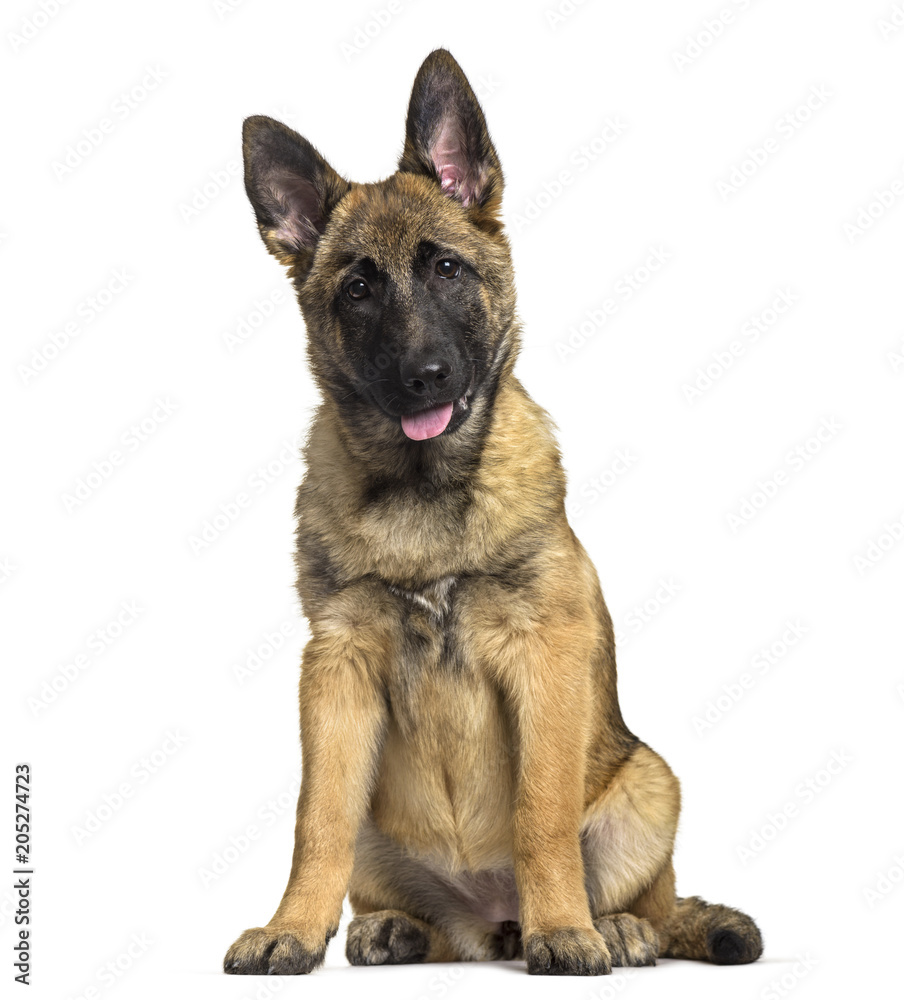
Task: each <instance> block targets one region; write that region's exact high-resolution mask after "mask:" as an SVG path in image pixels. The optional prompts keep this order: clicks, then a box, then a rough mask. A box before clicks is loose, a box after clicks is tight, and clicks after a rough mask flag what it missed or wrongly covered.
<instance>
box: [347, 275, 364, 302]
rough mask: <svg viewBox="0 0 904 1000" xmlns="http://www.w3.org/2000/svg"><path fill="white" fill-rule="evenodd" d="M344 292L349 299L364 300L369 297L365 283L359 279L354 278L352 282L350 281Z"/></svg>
mask: <svg viewBox="0 0 904 1000" xmlns="http://www.w3.org/2000/svg"><path fill="white" fill-rule="evenodd" d="M345 291H346V293H347V294H348V297H349V298H350V299H366V298H367V296H368V295H370V289H369V288H368V287H367V282H366V281H363V280H362V279H361V278H355V280H354V281H350V282H349V283H348V284H347V285H346V286H345Z"/></svg>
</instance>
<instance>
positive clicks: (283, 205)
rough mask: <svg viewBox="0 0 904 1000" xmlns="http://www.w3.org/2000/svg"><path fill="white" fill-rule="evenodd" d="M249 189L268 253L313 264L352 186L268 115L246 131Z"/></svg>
mask: <svg viewBox="0 0 904 1000" xmlns="http://www.w3.org/2000/svg"><path fill="white" fill-rule="evenodd" d="M242 152H243V155H244V159H245V191H246V192H247V193H248V199H249V200H250V202H251V205H252V207H253V208H254V214H255V215H256V216H257V225H258V229H260V233H261V237H262V238H263V240H264V243H265V244H266V246H267V249H268V250H269V251H270V253H272V254H273V255H274V256H275V257H276V258H277V259H278V260H279V261H281V262H282V263H283V264H297V263H300V264H301V265H302V267H303V268H306V267H308V266H310V262H311V260H312V259H313V256H314V249H315V247H316V245H317V241H318V240H319V239H320V236H321V235H322V234H323V231H324V230H325V229H326V224H327V221H328V219H329V216H330V212H332V210H333V209H334V208H335V206H336V204H337V202H338V201H339V199H340V198H341V197H342V196H343V195H344V194H345V193H346V191H348V190H349V188H350V187H351V185H350V184H349V182H348V181H347V180H345V179H344V178H342V177H340V176H339V174H337V173H336V171H335V170H333V168H332V167H331V166H330V165H329V164H328V163H327V162H326V160H325V159H324V158H323V157H322V156H321V155H320V153H318V152H317V150H316V149H315V148H314V147H313V146H312V145H311V144H310V143H309V142H308V140H307V139H304V138H302V136H300V135H299V134H298V133H297V132H293V131H292V129H290V128H289V127H288V126H287V125H283V123H282V122H278V121H276V120H275V119H273V118H267V117H266V116H265V115H255V116H254V117H253V118H246V119H245V123H244V126H243V128H242Z"/></svg>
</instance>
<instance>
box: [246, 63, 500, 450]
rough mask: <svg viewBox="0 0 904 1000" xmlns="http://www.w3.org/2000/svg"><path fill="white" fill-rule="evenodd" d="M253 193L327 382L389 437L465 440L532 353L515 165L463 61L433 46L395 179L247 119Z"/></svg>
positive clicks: (268, 123) (347, 406) (345, 405)
mask: <svg viewBox="0 0 904 1000" xmlns="http://www.w3.org/2000/svg"><path fill="white" fill-rule="evenodd" d="M244 158H245V188H246V190H247V192H248V197H249V199H250V200H251V204H252V205H253V207H254V211H255V214H256V216H257V222H258V227H259V229H260V233H261V236H262V237H263V240H264V243H265V244H266V246H267V248H268V249H269V250H270V252H271V253H273V254H274V256H276V257H277V258H278V259H279V260H280V261H281V262H283V263H284V264H286V265H287V266H288V267H289V268H290V274H291V276H292V278H293V280H294V282H295V286H296V289H297V291H298V298H299V302H300V304H301V308H302V312H303V314H304V317H305V322H306V325H307V328H308V344H309V357H310V360H311V365H312V368H313V371H314V374H315V376H316V378H317V379H318V381H319V383H320V385H321V387H322V388H323V389H324V391H325V392H327V393H328V394H329V395H330V396H331V397H332V398H333V399H334V400H336V401H337V402H339V401H341V402H342V411H343V413H350V414H352V415H353V418H354V419H356V420H357V421H358V422H359V423H360V422H361V421H362V420H370V421H373V422H376V423H378V424H380V423H382V424H385V426H383V427H382V433H381V434H380V437H381V438H382V439H383V440H384V441H386V442H389V441H391V440H392V439H393V435H394V436H395V437H396V438H398V439H399V440H400V441H404V440H413V441H423V440H427V439H432V438H438V437H439V436H440V435H443V436H448V435H452V434H455V432H456V431H458V429H459V428H461V427H462V426H463V425H465V424H466V423H467V421H468V419H469V417H470V416H471V414H472V412H474V410H475V404H478V405H477V406H476V409H477V410H478V411H482V412H486V411H487V409H488V407H489V405H490V403H491V397H492V394H493V393H494V392H495V387H496V384H497V383H498V379H499V377H500V373H501V372H502V371H503V370H505V368H506V366H510V364H511V362H512V361H513V358H514V351H515V348H516V346H517V336H516V331H515V323H514V291H513V288H512V278H511V259H510V255H509V248H508V243H507V241H506V239H505V236H504V235H503V232H502V226H501V222H500V218H499V211H500V205H501V199H502V183H503V181H502V170H501V167H500V165H499V159H498V157H497V155H496V151H495V149H494V148H493V144H492V142H491V141H490V136H489V132H488V131H487V126H486V121H485V120H484V116H483V112H482V110H481V108H480V105H479V103H478V101H477V98H476V97H475V96H474V92H473V90H472V89H471V87H470V85H469V84H468V81H467V79H466V78H465V76H464V73H463V72H462V71H461V68H460V67H459V65H458V63H457V62H456V61H455V60H454V59H453V58H452V56H451V55H450V54H449V53H448V52H446V51H445V50H442V49H438V50H436V51H435V52H433V53H431V54H430V56H428V58H427V59H426V61H425V62H424V64H423V65H422V66H421V68H420V70H419V72H418V74H417V77H416V79H415V82H414V88H413V90H412V94H411V102H410V104H409V108H408V118H407V123H406V133H405V147H404V150H403V152H402V156H401V159H400V161H399V168H398V170H397V172H396V173H395V174H393V175H392V176H391V177H389V178H387V179H386V180H384V181H380V182H378V183H375V184H355V183H351V182H349V181H347V180H345V179H344V178H342V177H340V176H339V174H337V173H336V171H334V170H333V169H332V167H331V166H330V165H329V164H328V163H327V162H326V160H325V159H324V158H323V157H322V156H321V155H320V154H319V153H318V152H317V150H316V149H315V148H314V147H313V146H312V145H311V144H310V143H309V142H308V141H307V140H306V139H304V138H302V137H301V136H300V135H298V134H297V133H296V132H293V131H292V130H291V129H290V128H288V127H286V126H285V125H283V124H281V123H280V122H277V121H274V120H273V119H272V118H266V117H262V116H258V117H254V118H248V119H247V120H246V121H245V126H244Z"/></svg>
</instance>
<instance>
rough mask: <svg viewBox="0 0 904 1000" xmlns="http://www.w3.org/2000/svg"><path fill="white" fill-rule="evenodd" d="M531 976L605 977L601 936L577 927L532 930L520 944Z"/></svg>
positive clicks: (608, 964) (606, 952) (605, 950)
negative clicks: (541, 930) (523, 942)
mask: <svg viewBox="0 0 904 1000" xmlns="http://www.w3.org/2000/svg"><path fill="white" fill-rule="evenodd" d="M524 955H525V957H526V958H527V971H528V972H529V973H530V974H531V975H532V976H607V975H609V973H610V972H611V971H612V961H611V959H610V956H609V949H608V947H607V946H606V942H605V941H604V940H603V937H602V935H600V934H598V933H597V932H596V931H595V930H584V929H583V928H580V927H559V928H556V929H555V930H552V931H543V932H534V933H533V934H531V935H530V936H529V937H528V938H527V941H526V942H525V944H524Z"/></svg>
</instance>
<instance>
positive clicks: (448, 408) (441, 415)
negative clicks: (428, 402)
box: [401, 393, 468, 441]
mask: <svg viewBox="0 0 904 1000" xmlns="http://www.w3.org/2000/svg"><path fill="white" fill-rule="evenodd" d="M467 408H468V393H465V395H464V396H462V397H461V398H460V399H456V400H453V401H452V402H450V403H440V404H439V406H432V407H430V409H429V410H421V411H419V412H418V413H403V414H402V417H401V420H402V430H403V431H404V432H405V436H406V437H408V438H410V439H411V440H412V441H427V440H428V439H429V438H435V437H439V435H440V434H442V432H443V431H444V430H445V429H446V428H447V427H448V426H449V423H450V422H451V420H452V417H453V415H454V414H455V413H462V412H464V411H465V410H467Z"/></svg>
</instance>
